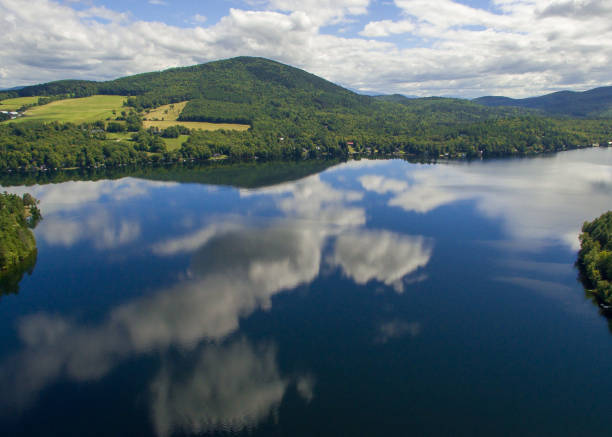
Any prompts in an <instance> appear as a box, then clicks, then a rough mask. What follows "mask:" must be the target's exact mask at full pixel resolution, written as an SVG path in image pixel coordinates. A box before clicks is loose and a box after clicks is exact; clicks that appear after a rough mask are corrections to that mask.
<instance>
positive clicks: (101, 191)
mask: <svg viewBox="0 0 612 437" xmlns="http://www.w3.org/2000/svg"><path fill="white" fill-rule="evenodd" d="M266 171H268V170H266ZM255 173H257V171H255ZM260 173H261V171H260ZM249 176H250V175H249ZM152 179H157V180H155V181H154V180H151V179H149V180H146V179H137V178H123V179H118V180H102V181H97V182H66V183H61V184H48V185H40V186H34V187H28V188H24V187H12V188H9V191H12V192H18V193H22V192H25V191H29V192H31V193H32V194H34V195H35V196H36V197H37V198H39V199H41V201H42V202H41V209H42V212H43V216H44V220H43V221H42V222H41V223H40V224H39V226H38V227H37V228H36V231H35V233H36V238H37V241H38V247H39V253H38V260H37V263H36V266H35V268H34V271H33V273H32V274H31V275H26V276H25V277H24V279H23V280H22V281H21V284H20V289H19V293H18V294H6V295H3V296H2V297H1V298H0V335H1V341H0V393H2V394H1V396H0V431H1V432H2V433H3V435H10V436H40V435H47V436H50V435H61V436H68V435H75V436H83V435H99V436H119V435H125V436H128V435H129V436H149V435H152V436H173V435H181V436H190V435H200V434H208V433H211V434H212V433H227V434H244V435H250V436H253V435H256V436H257V435H329V436H339V435H373V436H377V435H389V436H392V435H415V436H425V435H426V436H438V435H440V436H479V435H482V436H492V435H495V436H517V435H521V436H565V435H568V436H569V435H571V436H587V435H588V436H609V435H610V433H611V432H612V431H611V428H610V423H611V419H612V404H611V403H610V396H611V394H612V378H611V377H610V375H611V373H610V372H611V370H612V336H611V333H610V330H609V328H608V323H607V321H606V319H605V318H603V317H602V316H601V315H600V314H599V311H598V308H597V307H596V306H595V305H594V304H593V303H592V302H591V301H590V300H589V299H588V298H587V297H586V296H585V294H584V291H583V288H582V286H581V284H580V283H579V282H578V281H577V271H576V269H575V268H574V266H573V263H574V261H575V258H576V250H577V248H578V240H577V235H578V232H579V229H580V226H581V224H582V222H583V221H584V220H587V219H588V220H590V219H592V218H594V217H596V216H599V215H600V214H601V213H602V212H604V211H606V210H609V209H612V149H603V150H583V151H574V152H566V153H561V154H558V155H554V156H549V157H542V158H536V159H522V160H502V161H491V162H476V163H448V164H439V165H418V164H409V163H407V162H403V161H361V162H351V163H347V164H341V165H338V166H334V167H331V168H328V169H326V170H324V171H322V172H320V173H317V174H312V175H310V176H306V177H304V178H302V179H299V180H296V181H292V182H284V183H280V184H276V185H272V186H261V187H259V188H239V187H229V186H215V185H206V184H202V183H194V182H191V183H185V182H183V183H181V182H175V181H172V178H171V177H168V176H167V175H166V177H163V178H161V177H160V178H152ZM162 179H166V180H162ZM176 179H179V178H176ZM176 179H175V180H176ZM246 179H248V180H249V184H247V185H246V186H249V187H257V186H258V185H261V184H258V181H266V180H270V178H268V179H266V178H265V177H261V174H255V175H254V176H253V177H252V178H251V179H249V178H248V177H247V178H246ZM272 179H274V178H272ZM182 180H186V179H182ZM187 180H192V181H193V180H198V177H197V174H191V175H190V177H189V178H187ZM262 183H265V182H262Z"/></svg>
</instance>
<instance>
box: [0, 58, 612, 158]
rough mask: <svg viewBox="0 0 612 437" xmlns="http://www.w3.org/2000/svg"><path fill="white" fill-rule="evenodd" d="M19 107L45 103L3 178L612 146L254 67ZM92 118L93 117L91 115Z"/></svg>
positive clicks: (9, 154)
mask: <svg viewBox="0 0 612 437" xmlns="http://www.w3.org/2000/svg"><path fill="white" fill-rule="evenodd" d="M99 95H106V96H121V97H120V98H119V101H122V102H123V106H122V107H112V106H109V107H105V108H100V109H104V110H103V111H100V112H99V113H100V114H102V115H100V116H99V118H98V119H93V118H84V117H80V118H79V117H77V115H79V114H75V113H74V108H78V105H86V104H87V105H91V104H93V103H92V102H98V101H100V102H107V101H108V99H104V98H100V97H96V96H99ZM10 97H12V98H16V97H17V98H20V99H26V98H30V99H34V98H37V99H38V100H37V103H34V105H35V107H34V108H32V109H31V110H29V112H28V111H26V113H25V115H26V117H23V118H20V119H18V120H15V122H19V123H20V124H19V126H20V127H19V129H16V128H15V127H14V126H13V127H9V126H10V125H7V122H5V123H3V124H0V152H2V153H0V169H2V168H4V169H17V168H28V167H41V166H45V167H47V168H61V167H75V166H76V167H84V166H98V165H101V164H105V165H120V164H125V163H135V162H142V161H150V160H163V161H176V160H181V159H197V160H208V159H218V158H224V157H229V158H231V159H234V160H250V159H253V158H258V159H265V160H270V159H302V158H320V157H326V158H329V157H346V156H348V155H350V154H353V153H359V154H365V155H377V156H381V155H382V156H389V155H395V156H406V155H411V156H425V157H428V158H438V157H440V156H442V157H453V156H454V157H464V156H465V157H479V156H500V155H508V154H527V153H539V152H546V151H555V150H565V149H567V148H572V147H577V146H584V145H586V144H591V143H593V142H603V141H605V142H606V144H607V141H608V139H609V138H610V137H612V134H611V132H610V129H609V127H608V124H607V123H605V122H603V121H601V120H577V119H567V118H565V119H562V118H554V117H547V116H543V115H541V114H538V113H537V112H534V111H533V110H531V109H524V108H515V107H503V106H501V107H495V108H490V107H487V106H484V105H482V104H479V103H477V102H472V101H468V100H464V99H451V98H439V97H431V98H419V99H410V98H407V97H404V96H400V95H392V96H365V95H360V94H357V93H355V92H353V91H350V90H348V89H345V88H343V87H341V86H339V85H336V84H334V83H332V82H329V81H327V80H325V79H323V78H320V77H317V76H315V75H313V74H311V73H308V72H306V71H303V70H300V69H298V68H294V67H291V66H288V65H284V64H281V63H278V62H275V61H271V60H268V59H263V58H251V57H239V58H233V59H227V60H222V61H215V62H210V63H207V64H201V65H195V66H191V67H181V68H172V69H169V70H165V71H161V72H152V73H144V74H138V75H134V76H129V77H124V78H119V79H116V80H111V81H106V82H95V81H84V80H62V81H57V82H51V83H47V84H41V85H35V86H30V87H25V88H23V89H20V90H16V91H11V92H9V93H0V100H2V99H6V98H10ZM62 99H63V100H62ZM75 100H76V101H75ZM18 101H19V100H18ZM71 102H72V103H75V104H74V105H72V104H69V103H71ZM77 103H78V104H77ZM114 104H115V105H116V104H117V103H116V102H115V103H114ZM83 107H85V106H83ZM57 108H61V109H62V110H61V111H60V110H58V109H57ZM51 109H53V110H54V111H51ZM93 109H94V108H88V110H91V113H92V114H94V113H95V111H93ZM30 113H31V114H39V117H38V120H41V121H45V122H47V123H48V122H49V121H51V120H55V121H59V122H61V123H64V124H65V122H68V121H72V122H73V123H77V122H76V120H81V121H79V122H78V123H80V124H79V126H80V127H79V126H76V129H75V126H70V125H65V126H63V127H62V126H55V127H53V126H50V125H49V124H47V125H45V126H40V125H34V124H32V123H30V124H27V123H26V122H27V120H28V114H30ZM58 114H60V115H58ZM164 115H166V116H167V117H168V118H164ZM68 116H69V118H68ZM157 117H162V118H161V120H159V119H157ZM29 119H30V120H35V119H36V118H35V117H31V116H30V118H29ZM143 120H145V121H144V124H143ZM173 123H175V124H176V125H181V126H178V127H175V126H172V124H173ZM126 131H127V133H125V132H126ZM130 132H132V133H130ZM51 139H52V140H51Z"/></svg>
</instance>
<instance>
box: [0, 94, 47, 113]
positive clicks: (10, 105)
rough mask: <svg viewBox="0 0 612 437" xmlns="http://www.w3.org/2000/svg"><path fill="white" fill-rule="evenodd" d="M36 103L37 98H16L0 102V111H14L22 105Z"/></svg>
mask: <svg viewBox="0 0 612 437" xmlns="http://www.w3.org/2000/svg"><path fill="white" fill-rule="evenodd" d="M36 102H38V97H17V98H15V99H6V100H3V101H1V102H0V111H16V110H18V109H19V108H21V107H22V106H23V105H31V104H32V103H36Z"/></svg>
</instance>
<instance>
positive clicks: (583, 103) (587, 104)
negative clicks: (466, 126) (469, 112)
mask: <svg viewBox="0 0 612 437" xmlns="http://www.w3.org/2000/svg"><path fill="white" fill-rule="evenodd" d="M473 102H476V103H479V104H481V105H485V106H489V107H500V106H513V107H520V108H529V109H538V110H541V111H543V112H546V113H549V114H555V115H566V116H571V117H610V116H612V87H601V88H595V89H592V90H589V91H584V92H575V91H559V92H556V93H552V94H546V95H544V96H539V97H529V98H526V99H511V98H509V97H499V96H486V97H480V98H477V99H474V100H473Z"/></svg>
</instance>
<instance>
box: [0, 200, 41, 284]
mask: <svg viewBox="0 0 612 437" xmlns="http://www.w3.org/2000/svg"><path fill="white" fill-rule="evenodd" d="M40 218H41V217H40V211H39V209H38V206H37V201H36V200H35V199H34V198H33V197H32V196H31V195H29V194H25V195H24V196H23V197H19V196H17V195H15V194H8V193H2V194H0V276H4V275H9V276H10V275H11V274H12V272H13V270H14V269H15V268H18V267H19V264H21V263H22V262H24V261H26V260H29V259H30V258H31V257H32V254H33V253H34V252H35V251H36V241H35V239H34V234H33V233H32V231H31V230H30V228H32V227H34V226H35V225H36V223H37V222H38V221H39V220H40Z"/></svg>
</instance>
